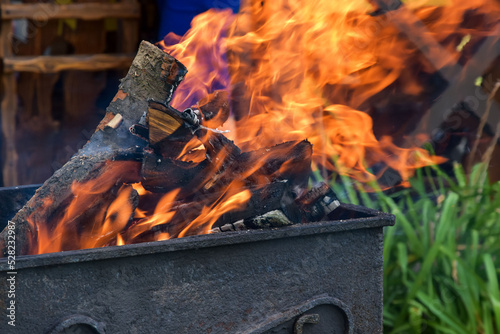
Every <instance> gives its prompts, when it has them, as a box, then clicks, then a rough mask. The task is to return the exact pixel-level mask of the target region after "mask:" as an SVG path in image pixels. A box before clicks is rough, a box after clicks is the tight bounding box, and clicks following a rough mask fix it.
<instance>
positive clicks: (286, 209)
mask: <svg viewBox="0 0 500 334" xmlns="http://www.w3.org/2000/svg"><path fill="white" fill-rule="evenodd" d="M280 183H281V184H289V182H275V183H273V184H272V185H275V184H280ZM276 189H278V191H284V192H283V194H282V195H281V198H279V196H278V198H279V199H278V200H276V199H275V198H270V201H266V200H267V198H262V199H260V202H259V199H258V200H257V201H256V202H255V203H252V200H253V199H254V198H255V197H254V196H252V198H251V199H250V203H249V205H248V206H247V208H246V209H245V210H244V211H242V212H236V214H235V213H234V212H228V213H227V214H225V215H223V216H221V218H219V220H218V221H217V222H216V223H215V224H214V228H212V230H211V231H210V232H211V233H217V232H226V231H239V230H245V229H259V228H273V227H281V226H286V225H293V224H297V223H311V222H317V221H321V220H324V219H326V218H327V217H328V215H329V214H331V213H332V212H333V211H334V210H336V209H337V208H339V207H340V205H341V204H340V201H339V200H338V199H337V196H336V195H335V193H334V192H333V190H332V189H331V188H330V187H329V186H328V185H327V184H326V183H319V184H317V185H316V186H314V187H313V188H312V189H311V190H309V191H307V192H305V193H304V194H303V195H302V196H300V197H298V198H295V194H294V193H292V192H291V189H290V188H289V187H285V188H276ZM274 195H276V194H274ZM256 197H258V196H256ZM259 203H260V204H261V205H262V203H266V204H267V205H266V206H265V207H264V210H262V208H261V209H260V210H259V209H258V210H252V208H253V204H259Z"/></svg>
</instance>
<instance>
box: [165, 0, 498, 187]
mask: <svg viewBox="0 0 500 334" xmlns="http://www.w3.org/2000/svg"><path fill="white" fill-rule="evenodd" d="M247 3H248V4H247V5H245V6H243V7H242V8H241V10H240V13H238V14H236V15H235V14H232V12H231V11H216V10H209V11H207V12H205V13H203V14H200V15H199V16H197V17H196V18H195V19H194V20H193V21H192V27H191V30H190V31H188V33H187V34H186V35H185V36H184V37H182V38H181V37H179V36H175V35H173V34H169V35H168V36H167V37H166V38H165V40H164V41H162V42H161V43H160V44H161V45H162V46H163V48H164V49H165V51H167V52H169V53H170V54H172V55H173V56H174V57H176V58H178V59H179V60H180V61H181V62H183V63H185V64H186V65H187V67H188V68H189V69H190V73H189V74H188V75H187V76H186V80H185V81H184V82H183V83H181V85H180V86H179V90H178V91H177V93H176V96H175V97H174V99H173V101H172V104H173V106H174V107H177V108H180V109H182V108H187V107H189V106H190V105H192V104H194V102H196V99H199V98H200V97H201V95H203V94H205V93H209V92H211V91H213V90H214V89H218V88H220V86H221V85H222V86H223V87H225V88H226V89H228V90H231V91H232V97H233V106H232V108H233V110H232V112H233V117H234V120H235V122H233V123H232V125H226V127H225V128H226V129H229V130H231V133H230V134H229V137H231V139H233V140H235V142H236V144H237V145H238V146H239V147H241V148H242V149H243V150H248V149H255V148H258V147H263V146H271V145H274V144H278V143H280V142H282V141H288V140H300V139H303V138H307V139H308V140H309V141H310V142H311V143H312V144H313V146H314V162H315V163H316V165H317V166H322V167H324V168H328V169H329V170H336V171H337V172H340V173H343V174H347V175H350V176H351V177H354V178H356V179H358V180H360V181H362V182H368V181H373V180H375V179H376V178H377V176H376V175H373V174H372V172H370V170H369V168H370V167H372V166H374V165H375V164H377V163H383V164H385V165H386V166H388V167H391V168H394V169H395V170H397V171H398V172H399V174H400V175H401V176H402V178H403V180H407V179H408V178H409V177H410V176H411V175H413V173H414V170H415V169H417V168H419V167H422V166H426V165H430V164H436V163H441V162H444V161H445V159H444V158H441V157H436V156H431V155H430V154H429V153H428V152H426V151H425V150H423V149H420V148H418V147H398V146H397V145H396V144H394V143H393V141H394V140H397V142H398V143H403V142H407V143H408V142H414V143H422V139H425V138H426V137H425V136H423V134H420V135H419V136H417V137H416V138H415V139H414V140H412V139H411V138H407V136H406V135H405V134H404V133H400V134H399V137H395V138H392V139H391V137H389V136H388V135H392V134H391V133H382V135H380V136H379V137H378V138H377V137H376V136H375V135H374V134H373V129H372V119H371V118H370V116H369V113H370V111H371V108H372V106H373V105H374V104H377V105H379V104H381V103H386V102H384V101H389V100H390V99H391V98H392V96H393V93H392V91H393V90H395V89H396V88H395V87H396V86H397V90H398V91H399V92H401V93H403V94H404V95H406V96H408V98H415V99H416V100H418V97H419V96H422V95H423V94H424V93H425V92H426V89H427V88H426V85H425V82H422V80H420V79H419V78H418V75H419V74H418V72H417V73H416V72H415V71H414V70H412V68H415V67H418V69H419V71H420V73H433V72H436V71H438V70H444V69H445V68H446V67H448V66H451V65H453V64H455V63H457V62H458V61H460V60H461V59H462V58H463V57H464V55H466V54H467V53H470V52H471V50H472V49H473V48H472V46H473V45H474V44H475V43H477V42H478V41H480V38H481V37H484V36H488V35H491V34H493V32H492V31H491V27H492V25H494V24H495V23H496V22H497V21H498V14H499V13H500V11H499V8H498V5H497V4H496V3H495V2H493V1H489V0H474V1H471V2H464V1H458V0H443V1H440V3H439V5H432V3H433V2H432V1H419V0H417V1H410V2H408V3H407V4H406V5H405V7H403V9H401V10H398V11H397V12H396V11H395V12H394V13H389V14H388V15H387V16H384V15H380V16H372V15H369V13H370V12H371V11H373V10H374V7H372V6H371V5H370V4H369V3H368V2H367V1H365V0H354V1H353V0H340V1H328V0H320V1H295V0H276V1H247ZM471 12H473V13H474V15H477V16H476V17H477V18H478V19H476V21H478V20H482V21H481V22H479V21H478V22H476V23H475V25H476V26H477V27H474V28H475V29H471V27H470V24H469V23H468V22H464V19H465V18H467V16H468V15H469V16H470V15H472V14H471ZM228 27H230V29H229V30H226V29H227V28H228ZM408 27H409V28H408ZM410 28H413V30H414V31H410ZM468 34H471V35H472V41H475V43H470V44H471V45H472V46H471V47H470V48H467V47H466V48H465V50H463V51H462V50H458V45H459V44H460V43H461V41H462V39H463V37H465V36H466V35H468ZM415 36H416V37H415ZM173 40H175V42H176V44H173V45H172V43H171V42H172V41H173ZM420 49H422V50H420ZM424 49H428V50H424ZM226 54H227V66H228V67H229V73H230V75H229V77H227V75H228V74H227V73H225V68H226V67H225V66H226V57H225V55H226ZM190 76H191V77H190ZM214 78H216V79H217V80H215V79H214ZM226 78H228V79H227V80H226ZM193 98H194V100H193ZM400 112H401V113H404V112H407V111H406V110H401V111H400ZM393 126H395V125H393ZM400 126H401V125H400ZM405 126H410V127H411V126H414V124H413V125H412V124H406V125H405ZM417 138H418V139H417ZM334 161H335V163H334Z"/></svg>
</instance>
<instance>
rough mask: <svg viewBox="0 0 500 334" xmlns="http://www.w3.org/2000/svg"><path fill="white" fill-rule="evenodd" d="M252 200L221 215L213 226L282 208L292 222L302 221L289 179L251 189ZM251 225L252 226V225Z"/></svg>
mask: <svg viewBox="0 0 500 334" xmlns="http://www.w3.org/2000/svg"><path fill="white" fill-rule="evenodd" d="M249 190H250V192H251V193H252V196H251V197H250V200H249V201H248V203H247V204H246V206H244V207H243V208H242V209H240V210H233V211H230V212H227V213H225V214H223V215H222V216H220V217H219V219H218V220H217V221H216V222H215V223H214V225H213V227H214V228H216V227H221V226H223V225H226V224H231V223H234V222H237V221H239V220H246V219H249V218H253V217H257V216H261V215H263V214H265V213H267V212H269V211H274V210H281V211H283V213H284V214H285V215H286V216H287V217H288V219H289V220H290V221H292V222H295V223H298V222H300V221H301V217H300V212H298V210H297V209H298V208H297V207H296V205H294V200H295V197H296V195H295V194H294V192H293V190H292V185H291V184H290V182H288V181H277V182H272V183H270V184H268V185H266V186H264V187H263V188H260V189H249ZM250 227H251V226H250Z"/></svg>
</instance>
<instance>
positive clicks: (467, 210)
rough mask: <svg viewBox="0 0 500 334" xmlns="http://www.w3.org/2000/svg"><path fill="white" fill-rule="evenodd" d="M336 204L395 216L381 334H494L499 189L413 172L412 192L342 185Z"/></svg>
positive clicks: (482, 167)
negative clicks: (384, 190) (372, 191)
mask: <svg viewBox="0 0 500 334" xmlns="http://www.w3.org/2000/svg"><path fill="white" fill-rule="evenodd" d="M341 180H342V182H337V183H336V184H334V185H333V188H334V190H335V191H336V192H337V194H339V197H340V200H342V201H345V202H349V203H353V204H361V205H364V206H368V207H371V208H375V209H380V210H382V211H386V212H391V213H393V214H394V215H395V216H396V225H395V226H393V227H388V228H387V229H386V231H385V236H384V332H386V333H453V334H457V333H463V334H470V333H500V289H499V277H500V275H499V270H500V269H499V268H500V182H496V183H494V184H490V183H489V181H488V177H487V173H486V164H485V163H483V164H478V165H476V166H475V167H474V168H473V170H472V172H471V173H470V175H469V177H468V178H467V177H466V175H465V173H464V171H463V170H462V167H461V166H459V165H455V167H454V178H450V177H449V176H447V175H446V174H444V173H443V172H442V171H441V170H440V169H439V168H438V167H427V168H424V169H421V170H418V171H417V173H416V175H415V177H413V178H412V179H411V181H410V183H411V187H409V188H407V189H404V190H401V191H399V192H398V193H395V194H391V195H387V194H384V193H383V192H382V191H380V190H379V191H377V193H376V194H375V195H376V196H374V195H373V194H367V193H365V192H363V191H360V190H362V189H361V188H362V187H361V185H360V184H359V183H357V182H353V181H352V180H350V179H348V178H342V177H341Z"/></svg>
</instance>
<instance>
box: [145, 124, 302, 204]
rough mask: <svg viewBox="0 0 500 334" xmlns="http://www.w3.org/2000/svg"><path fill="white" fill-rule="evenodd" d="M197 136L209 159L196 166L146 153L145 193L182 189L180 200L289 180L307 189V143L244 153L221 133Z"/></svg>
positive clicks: (285, 144)
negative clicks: (237, 186)
mask: <svg viewBox="0 0 500 334" xmlns="http://www.w3.org/2000/svg"><path fill="white" fill-rule="evenodd" d="M196 133H197V134H199V139H200V141H201V142H202V143H203V145H204V146H205V149H206V157H207V158H206V159H205V160H204V161H202V162H201V163H197V164H195V163H190V162H184V161H178V160H175V159H173V158H164V157H163V156H161V155H159V154H156V153H154V152H146V153H145V156H144V162H143V166H142V170H141V176H142V177H141V183H142V185H143V186H144V188H145V189H147V190H149V191H152V192H168V191H171V190H173V189H176V188H181V192H180V194H179V196H180V197H181V198H185V197H187V196H190V195H192V194H195V193H197V192H199V193H201V194H210V193H219V192H222V191H224V189H225V188H226V187H228V186H229V185H230V184H231V183H232V182H235V181H237V182H240V181H241V182H242V183H243V184H244V185H246V186H247V187H251V186H253V185H260V186H263V185H266V184H269V183H272V182H274V181H280V180H289V181H290V184H291V185H292V186H293V187H298V188H300V189H303V188H305V187H306V186H307V180H308V178H309V172H310V168H311V156H312V145H311V144H310V143H309V142H308V141H305V140H304V141H301V142H286V143H283V144H279V145H276V146H273V147H269V148H263V149H260V150H256V151H252V152H245V153H241V152H240V150H239V148H238V147H237V146H236V145H235V144H234V143H233V142H232V141H230V140H229V139H227V138H226V137H224V135H222V134H220V133H214V132H211V131H206V130H204V129H200V130H198V131H197V132H196Z"/></svg>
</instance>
